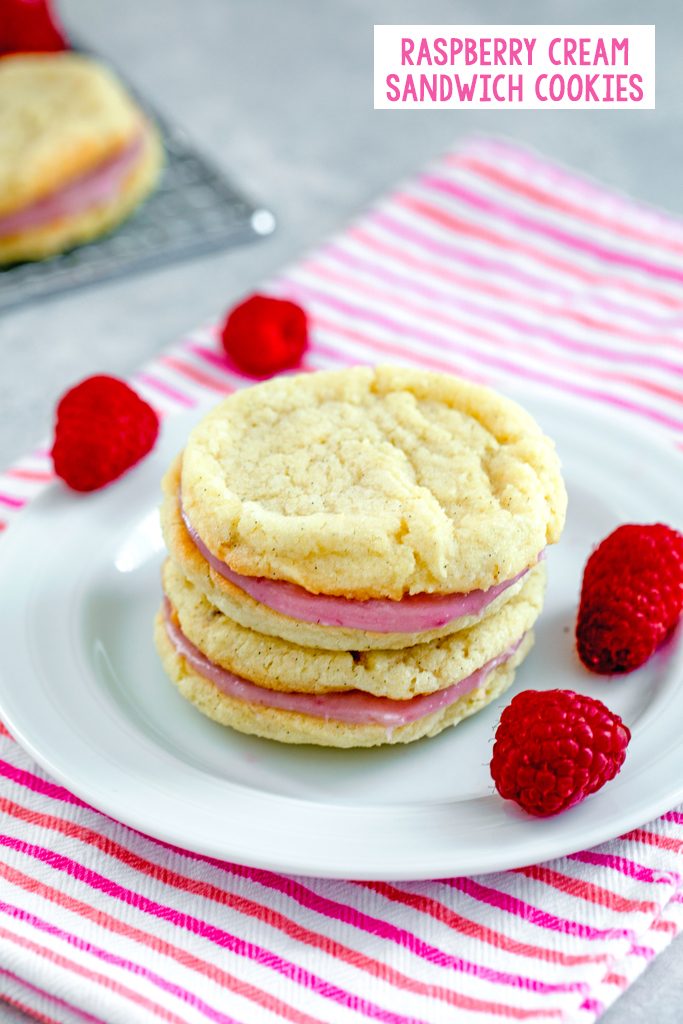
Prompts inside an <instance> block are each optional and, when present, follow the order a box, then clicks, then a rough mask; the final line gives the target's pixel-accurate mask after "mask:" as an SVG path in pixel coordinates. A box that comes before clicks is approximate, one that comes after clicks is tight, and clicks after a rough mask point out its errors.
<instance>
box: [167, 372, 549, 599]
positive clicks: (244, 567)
mask: <svg viewBox="0 0 683 1024" xmlns="http://www.w3.org/2000/svg"><path fill="white" fill-rule="evenodd" d="M181 500H182V505H183V508H184V511H185V514H186V516H187V518H188V519H189V521H190V523H191V525H192V527H193V529H194V530H195V531H196V533H197V534H198V535H199V537H200V538H201V540H202V541H203V542H204V544H205V545H206V546H207V547H208V548H209V549H210V551H211V552H212V553H213V554H214V555H215V556H217V557H218V558H220V559H221V560H222V561H224V562H225V563H227V565H228V566H229V567H230V568H231V569H232V570H233V571H235V572H237V573H240V574H242V575H245V576H265V577H269V578H271V579H279V580H287V581H290V582H292V583H296V584H299V585H300V586H301V587H303V588H305V589H306V590H308V591H310V592H311V593H314V594H315V593H323V594H330V595H340V596H344V597H349V598H355V599H361V600H363V599H367V598H382V597H385V598H393V599H396V600H397V599H400V598H401V597H402V596H404V595H406V594H418V593H439V594H455V593H469V592H470V591H472V590H477V589H481V590H487V589H488V588H489V587H491V586H493V585H495V584H497V583H500V582H502V581H504V580H508V579H511V578H512V577H513V576H515V575H516V574H518V573H520V572H522V571H523V570H524V569H526V568H528V567H529V566H531V565H533V564H535V562H536V561H537V559H538V557H539V555H540V553H541V551H542V550H543V548H544V547H545V546H546V544H548V543H553V542H554V541H556V540H557V539H558V538H559V535H560V533H561V530H562V527H563V524H564V517H565V510H566V493H565V489H564V484H563V481H562V477H561V475H560V465H559V460H558V458H557V455H556V453H555V450H554V446H553V443H552V441H550V440H549V438H547V437H546V436H545V435H544V434H543V433H542V431H541V430H540V428H539V427H538V425H537V424H536V423H535V421H534V420H533V419H532V418H531V416H529V415H528V413H526V412H525V411H524V410H523V409H521V408H520V407H519V406H518V405H516V404H515V403H514V402H511V401H510V400H509V399H506V398H503V397H502V396H500V395H498V394H496V393H495V392H494V391H491V390H489V389H488V388H483V387H480V386H477V385H474V384H471V383H469V382H467V381H464V380H461V379H459V378H457V377H452V376H449V375H446V374H438V373H430V372H427V371H421V370H414V369H409V368H404V367H398V366H381V367H377V368H376V369H371V368H368V367H355V368H352V369H348V370H336V371H330V372H323V373H314V374H304V375H300V376H294V377H278V378H275V379H273V380H270V381H267V382H266V383H264V384H260V385H257V386H256V387H250V388H246V389H244V390H242V391H239V392H237V393H236V394H234V395H231V396H230V398H228V399H227V400H226V401H225V402H223V403H222V404H221V405H219V406H218V407H217V408H216V409H214V410H213V411H212V412H211V413H209V415H208V416H206V417H205V419H203V420H202V422H201V423H199V424H198V426H196V427H195V428H194V430H193V431H192V433H191V434H190V437H189V439H188V442H187V446H186V448H185V452H184V455H183V465H182V477H181Z"/></svg>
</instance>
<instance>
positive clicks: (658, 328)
mask: <svg viewBox="0 0 683 1024" xmlns="http://www.w3.org/2000/svg"><path fill="white" fill-rule="evenodd" d="M682 282H683V223H681V221H679V220H675V219H674V218H672V217H669V216H666V215H665V214H662V213H658V212H656V211H655V210H653V209H650V208H649V207H645V206H643V205H641V204H638V203H635V202H632V201H631V200H629V199H627V198H624V197H622V196H619V195H616V194H614V193H613V192H610V191H608V190H606V189H603V188H601V187H600V186H599V185H596V184H594V183H592V182H589V181H587V180H585V179H584V178H581V177H579V176H577V175H574V174H572V173H569V172H567V171H565V170H562V169H560V168H558V167H556V166H554V165H553V164H551V163H548V162H546V161H545V160H542V159H540V158H539V157H537V156H535V155H531V154H530V153H528V152H526V151H523V150H521V149H519V148H517V147H515V146H513V145H511V144H509V143H506V142H498V141H492V140H477V141H475V142H473V143H472V144H470V145H468V146H467V147H465V148H464V149H462V150H460V151H459V152H458V153H454V154H449V155H447V156H446V157H444V158H443V159H442V160H441V161H439V162H438V163H437V164H436V165H435V166H433V167H432V168H431V169H430V170H429V171H428V172H427V173H424V174H422V175H421V176H420V177H419V178H418V179H417V180H415V181H413V182H412V183H411V184H410V185H409V186H408V187H406V188H404V189H401V190H400V191H399V192H397V193H395V194H394V195H392V196H391V197H390V198H388V199H387V200H385V201H383V202H382V203H380V204H379V205H378V206H377V207H376V208H374V209H373V210H372V211H371V212H370V213H369V214H367V215H366V216H364V217H363V218H362V219H361V220H359V221H358V222H356V223H355V224H354V225H353V226H352V227H351V228H350V229H349V230H347V231H346V232H345V233H344V234H343V235H342V236H341V237H338V238H336V239H334V240H333V241H332V242H330V243H328V244H327V245H325V246H324V247H323V248H322V249H320V250H319V251H317V252H316V253H314V254H313V255H312V256H309V257H308V258H306V259H304V260H302V261H301V262H300V263H298V264H297V265H296V266H295V267H293V268H291V269H290V270H288V271H287V272H286V273H284V274H282V275H281V276H279V277H278V278H277V279H276V280H274V281H271V282H270V283H269V284H268V286H267V287H268V289H269V290H270V291H271V292H274V293H279V294H287V295H290V296H294V297H296V298H298V299H299V300H301V301H302V302H303V303H304V304H305V305H306V307H307V308H308V309H309V310H310V312H311V316H312V322H313V347H312V351H311V353H310V356H309V365H310V366H311V367H316V368H317V367H323V366H337V365H341V364H346V363H352V362H363V361H365V362H374V361H376V360H378V359H387V358H389V359H397V360H402V361H407V362H418V363H420V364H421V365H423V366H427V367H434V368H438V369H441V368H443V369H445V370H455V371H458V372H460V373H462V374H465V375H467V376H470V377H473V378H476V379H478V380H479V379H483V380H486V381H489V382H491V383H493V384H496V385H500V386H503V387H505V386H506V385H509V384H511V383H514V382H516V381H517V379H518V378H524V379H530V378H531V379H533V380H534V381H536V382H537V383H541V384H542V385H545V387H547V388H548V389H549V390H551V391H558V392H559V391H569V392H573V393H575V394H580V395H582V396H589V397H592V398H593V399H594V400H595V401H596V402H600V403H604V404H606V405H609V406H618V407H620V408H621V409H627V410H629V412H630V413H631V414H632V415H633V416H634V417H635V418H636V419H639V420H642V421H648V422H649V423H650V424H654V425H656V426H658V427H659V428H660V429H664V430H666V431H668V433H669V435H670V437H671V439H672V441H673V442H674V443H677V444H678V445H681V442H682V441H683V381H682V377H683V288H682V287H681V284H682ZM134 381H135V384H136V386H137V387H138V388H139V389H140V390H141V391H142V392H143V393H144V394H145V395H146V397H148V398H149V399H150V400H151V401H153V402H154V403H155V404H156V405H157V407H158V408H159V409H160V410H161V411H163V412H167V413H171V412H173V411H175V410H178V409H182V408H185V407H189V406H193V405H195V404H196V403H197V402H199V401H200V400H204V399H205V398H206V396H207V394H212V395H215V396H216V397H219V396H220V395H221V394H223V393H225V392H226V391H229V390H230V389H232V388H233V387H235V386H238V385H240V384H242V383H243V381H241V380H240V379H239V377H238V376H237V375H236V374H234V373H233V372H231V371H230V370H229V368H228V367H227V366H226V364H225V362H224V360H223V358H222V356H221V354H220V350H219V347H218V345H217V342H216V334H215V331H214V330H211V329H207V330H200V331H197V332H196V333H195V334H193V335H192V336H191V337H189V338H187V339H185V340H184V341H183V342H182V343H181V344H179V345H177V346H176V347H174V348H172V349H171V350H170V351H168V352H167V353H166V354H165V355H163V356H162V357H161V358H160V359H158V360H157V361H156V362H155V363H154V364H153V365H151V366H149V367H147V368H146V369H145V370H144V371H143V372H141V373H139V374H138V375H137V376H136V377H135V378H134ZM49 477H50V471H49V462H48V459H47V456H46V455H45V453H42V454H38V455H34V456H32V457H30V458H28V459H25V460H22V461H21V462H20V463H18V464H17V465H16V466H14V467H13V468H12V469H10V470H9V471H8V472H7V473H6V474H4V475H3V476H2V478H0V505H1V506H2V509H1V511H2V515H3V517H4V522H3V525H4V526H7V525H8V524H9V523H11V520H12V519H13V518H14V517H15V516H16V515H17V514H20V509H21V507H22V506H23V505H24V504H26V502H28V501H30V499H31V498H32V497H33V495H34V494H35V493H36V492H37V491H38V490H39V489H40V488H41V486H43V485H44V483H45V482H46V481H47V480H48V479H49ZM3 542H4V543H9V544H11V543H12V539H11V532H10V534H9V536H8V537H7V539H6V540H5V541H3ZM0 757H1V758H2V760H0V805H1V808H2V819H1V820H0V877H1V878H2V883H1V884H0V995H2V996H4V998H5V999H6V1000H7V1001H8V1002H10V1003H12V1004H14V1005H15V1006H17V1007H20V1008H23V1009H25V1010H28V1011H29V1012H30V1013H32V1014H34V1015H35V1016H36V1017H37V1018H38V1019H39V1020H42V1021H46V1022H53V1021H58V1022H61V1024H76V1022H82V1021H89V1022H102V1021H106V1022H108V1024H116V1022H121V1024H135V1022H140V1024H142V1022H149V1021H153V1020H163V1021H168V1022H171V1024H190V1022H191V1024H200V1022H201V1024H203V1022H209V1021H211V1022H219V1024H233V1022H240V1024H260V1022H263V1024H273V1022H275V1021H282V1020H285V1021H291V1022H293V1024H330V1022H332V1024H337V1022H339V1024H346V1022H348V1024H351V1022H358V1021H362V1020H368V1021H381V1022H383V1024H409V1022H414V1024H418V1022H419V1024H440V1022H444V1024H452V1022H453V1021H458V1022H463V1024H467V1022H472V1024H484V1022H487V1021H499V1020H504V1019H513V1020H520V1021H526V1020H531V1021H538V1022H545V1021H567V1022H569V1021H571V1022H583V1021H586V1022H588V1021H593V1020H595V1019H596V1017H597V1016H599V1014H600V1013H601V1011H602V1010H603V1009H604V1007H605V1006H607V1005H608V1004H609V1003H610V1002H612V1000H613V999H614V998H615V997H616V996H617V995H618V994H619V993H620V992H621V991H622V990H623V989H624V988H625V987H626V986H627V985H628V984H629V983H630V981H631V980H632V979H633V978H634V977H635V976H636V975H637V974H638V973H639V971H641V970H642V969H643V967H644V966H645V964H646V963H647V962H648V960H649V959H651V958H652V957H653V956H654V955H655V954H656V953H657V951H658V950H660V949H662V948H663V947H664V946H665V945H666V944H667V943H668V942H669V941H670V939H671V937H672V936H673V935H674V934H676V932H677V931H678V930H679V928H680V927H681V926H683V895H682V894H681V892H680V882H681V875H682V874H683V811H681V810H672V811H670V812H669V813H668V814H665V815H664V816H663V817H661V818H660V819H659V820H657V821H655V822H651V823H649V824H647V825H644V826H643V827H642V828H640V829H636V830H635V831H633V832H631V833H629V834H628V835H626V836H622V837H620V838H619V839H615V840H614V841H612V842H609V843H605V844H604V845H602V846H601V847H599V848H596V849H593V850H590V851H586V852H584V853H578V854H575V855H574V856H570V857H564V858H562V859H560V860H557V861H555V862H553V863H547V864H542V865H538V866H537V867H532V868H525V869H522V870H519V871H510V872H505V873H499V874H495V875H489V876H486V877H477V878H448V879H443V880H441V881H432V882H419V883H405V884H396V883H391V884H389V883H384V882H382V883H368V882H363V883H352V882H343V881H339V882H335V881H324V880H320V879H315V878H313V879H311V878H292V877H285V876H282V875H278V874H274V873H271V872H269V871H264V870H255V869H252V868H248V867H241V866H239V865H236V864H230V863H223V862H220V861H216V860H211V859H209V858H206V857H202V856H198V855H195V854H193V853H189V852H184V851H182V850H177V849H171V848H169V847H168V846H166V845H164V844H162V843H159V842H156V841H153V840H151V839H148V838H146V837H143V836H141V835H139V834H137V833H136V832H133V831H131V830H130V829H128V828H126V827H124V826H122V825H120V824H117V823H116V822H114V821H111V820H110V819H108V818H106V817H104V816H102V815H100V814H99V813H97V812H96V811H94V810H92V809H90V808H88V807H86V806H85V805H83V804H82V803H81V802H80V801H79V800H78V799H77V798H76V797H74V796H73V795H72V794H70V793H68V792H67V791H66V790H64V789H63V788H61V787H60V786H58V785H56V784H55V783H53V782H51V781H50V780H49V779H47V778H46V777H45V775H44V774H43V773H42V772H41V771H40V770H38V768H37V767H36V765H35V764H33V763H32V762H31V760H30V758H29V757H28V756H27V755H26V754H24V753H23V751H22V750H21V749H20V748H19V747H18V746H17V744H16V743H15V742H14V741H13V740H12V738H11V737H10V736H9V735H8V734H7V733H6V732H4V731H3V735H2V736H0Z"/></svg>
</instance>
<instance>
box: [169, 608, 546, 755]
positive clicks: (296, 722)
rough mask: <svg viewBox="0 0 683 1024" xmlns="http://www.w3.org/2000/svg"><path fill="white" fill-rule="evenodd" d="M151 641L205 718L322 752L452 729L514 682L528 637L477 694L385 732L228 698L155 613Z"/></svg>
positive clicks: (529, 644)
mask: <svg viewBox="0 0 683 1024" xmlns="http://www.w3.org/2000/svg"><path fill="white" fill-rule="evenodd" d="M154 638H155V643H156V647H157V650H158V652H159V656H160V658H161V661H162V664H163V666H164V669H165V671H166V674H167V675H168V676H169V677H170V679H171V680H172V682H173V683H175V685H176V686H177V688H178V690H179V691H180V693H181V694H182V696H183V697H185V699H186V700H188V701H190V703H192V704H194V706H195V707H196V708H197V709H198V710H199V711H201V712H202V714H204V715H206V716H207V717H208V718H212V719H213V720H214V721H216V722H219V723H220V724H221V725H227V726H230V727H231V728H233V729H237V730H238V731H239V732H244V733H249V734H251V735H254V736H262V737H264V738H266V739H271V740H278V741H279V742H280V743H310V744H315V745H317V746H323V747H376V746H381V745H382V744H394V743H411V742H412V741H413V740H418V739H421V738H422V737H424V736H436V735H437V733H440V732H442V731H443V730H444V729H446V728H447V727H448V726H449V725H457V724H458V722H461V721H462V720H463V719H464V718H468V717H469V716H470V715H473V714H475V713H476V712H477V711H480V710H481V709H482V708H483V707H485V706H486V705H487V704H490V703H491V701H493V700H496V698H498V697H499V696H500V695H501V694H503V693H504V692H505V691H506V690H507V689H508V687H509V686H510V685H511V684H512V682H513V680H514V676H515V669H516V668H517V666H518V665H519V664H520V663H521V662H522V661H523V660H524V658H525V657H526V655H527V654H528V652H529V650H530V649H531V647H532V645H533V634H531V633H529V634H527V636H526V637H525V638H524V640H523V642H522V644H521V645H520V646H519V648H518V649H517V651H516V652H515V653H514V654H513V655H512V657H511V658H510V659H509V660H508V661H506V662H505V664H503V665H500V666H499V667H498V668H495V669H493V671H492V672H490V673H489V675H488V676H487V677H486V679H485V681H484V683H483V684H482V686H481V687H479V689H477V690H473V691H472V692H471V693H468V694H466V695H465V696H464V697H461V698H460V699H459V700H457V701H455V702H454V703H453V704H451V705H449V706H448V707H447V708H443V709H442V710H440V711H435V712H433V713H432V714H430V715H425V716H424V718H419V719H418V720H417V721H415V722H411V723H409V724H408V725H403V726H400V727H399V728H396V729H393V730H387V729H386V728H385V727H383V726H381V725H376V724H369V725H355V724H348V723H346V722H337V721H332V720H329V721H326V720H325V719H322V718H313V716H311V715H302V714H300V713H298V712H293V711H281V710H279V709H276V708H268V707H264V706H262V705H259V704H254V703H252V702H250V701H243V700H238V699H236V698H234V697H229V696H227V695H226V694H224V693H223V692H222V691H221V690H219V688H218V687H217V686H216V685H215V683H212V682H211V681H210V680H208V679H205V678H204V677H203V676H200V675H199V674H198V673H196V672H194V671H193V670H192V669H190V668H189V667H188V665H187V663H186V661H185V659H184V658H183V657H182V656H181V655H179V654H178V653H177V651H176V649H175V648H174V647H173V645H172V644H171V642H170V640H169V638H168V634H167V632H166V628H165V626H164V621H163V615H162V613H161V612H159V614H158V615H157V618H156V621H155V632H154Z"/></svg>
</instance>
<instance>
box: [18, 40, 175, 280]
mask: <svg viewBox="0 0 683 1024" xmlns="http://www.w3.org/2000/svg"><path fill="white" fill-rule="evenodd" d="M161 153H162V150H161V143H160V140H159V136H158V133H157V131H156V128H155V127H154V126H153V125H152V124H151V123H150V122H149V120H148V119H147V118H146V117H145V115H144V114H143V113H142V111H141V110H140V109H139V107H138V106H137V104H136V103H135V102H134V101H133V100H132V99H131V97H130V96H129V95H128V94H127V93H126V91H125V90H124V88H123V87H122V85H121V84H120V83H119V82H118V81H117V79H116V78H114V76H113V75H112V74H111V73H110V72H109V71H107V70H106V69H105V68H104V67H102V66H101V65H100V64H98V63H97V62H96V61H93V60H91V59H89V58H87V57H84V56H81V55H79V54H74V53H57V54H20V55H16V56H11V57H5V58H4V59H3V60H2V61H1V62H0V263H13V262H17V261H19V260H36V259H44V258H45V257H48V256H52V255H54V254H55V253H58V252H62V251H64V250H66V249H68V248H71V247H72V246H74V245H78V244H80V243H83V242H87V241H90V240H91V239H93V238H95V237H97V236H99V235H101V234H103V233H104V232H106V231H109V230H110V229H111V228H112V227H114V226H115V225H116V224H118V223H119V222H120V221H122V220H123V219H124V218H125V217H126V216H128V215H129V214H130V213H131V212H132V211H133V209H134V208H135V207H136V206H137V205H138V204H139V203H140V202H141V201H142V200H143V199H144V198H145V197H146V196H147V195H148V193H149V192H151V191H152V189H153V188H154V186H155V185H156V183H157V180H158V178H159V172H160V168H161Z"/></svg>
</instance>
